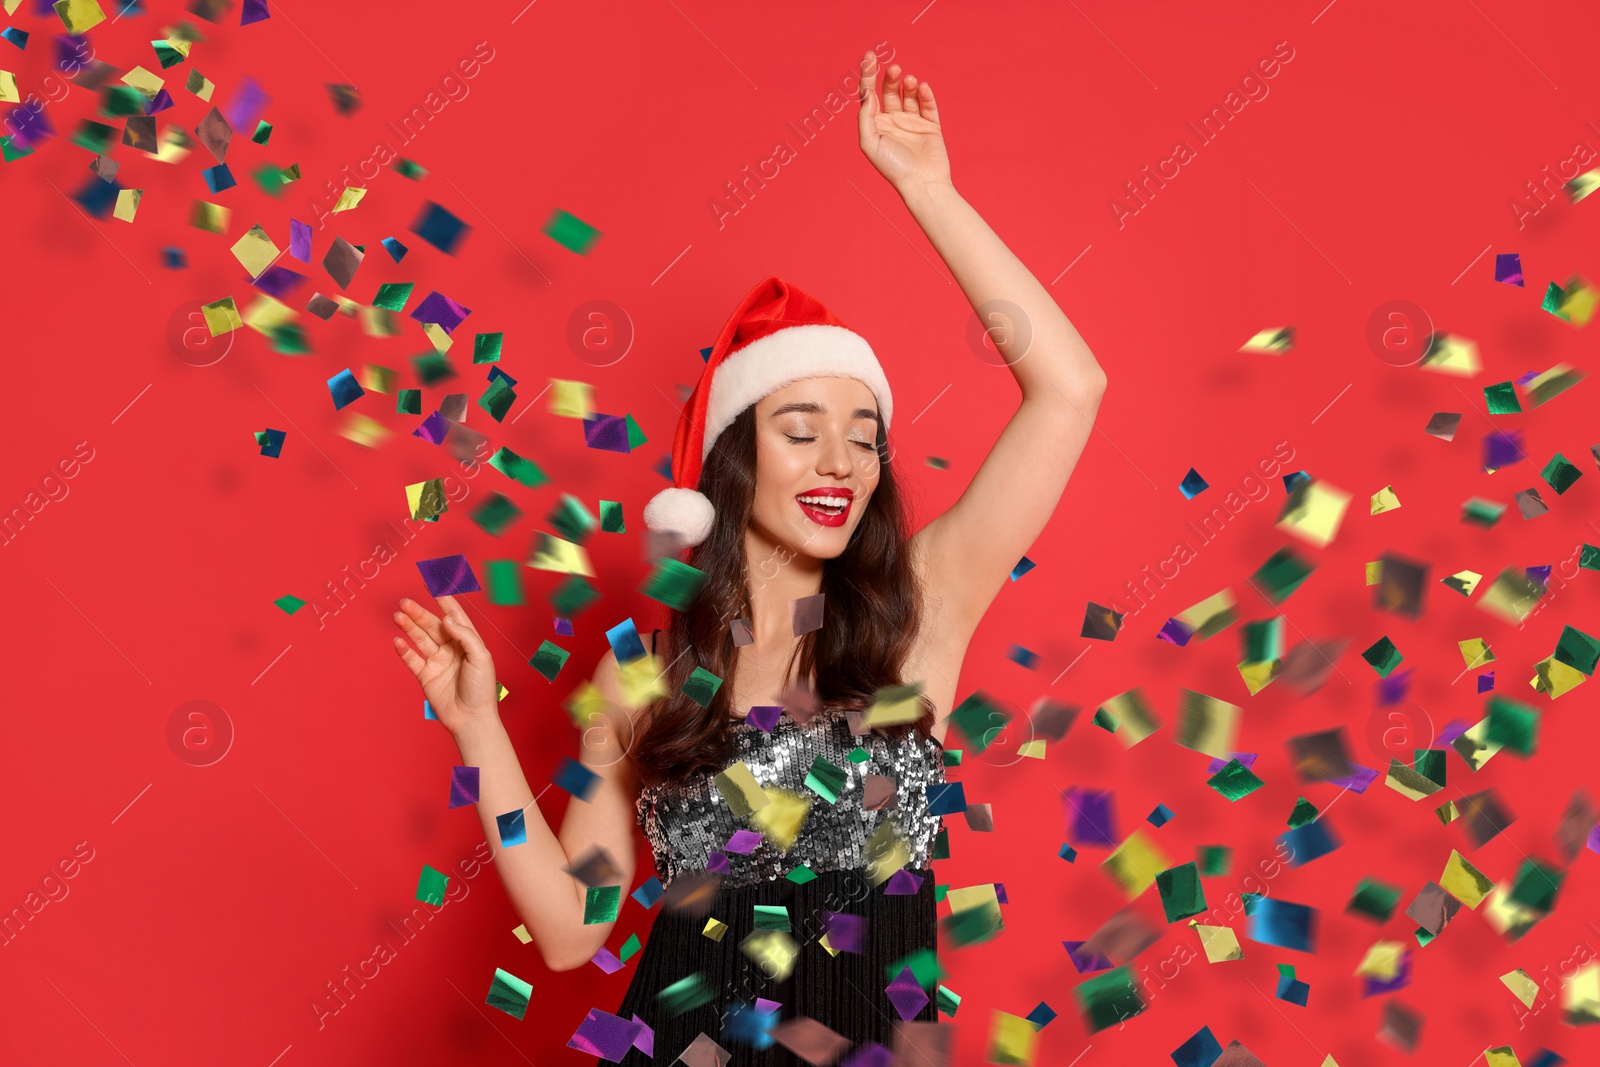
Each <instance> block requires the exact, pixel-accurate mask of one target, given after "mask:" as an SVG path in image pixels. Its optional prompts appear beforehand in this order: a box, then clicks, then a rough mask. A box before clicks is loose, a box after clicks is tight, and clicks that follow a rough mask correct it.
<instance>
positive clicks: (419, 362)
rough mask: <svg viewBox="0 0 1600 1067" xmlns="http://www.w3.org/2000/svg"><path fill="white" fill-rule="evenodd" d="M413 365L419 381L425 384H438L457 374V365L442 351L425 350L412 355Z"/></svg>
mask: <svg viewBox="0 0 1600 1067" xmlns="http://www.w3.org/2000/svg"><path fill="white" fill-rule="evenodd" d="M411 366H412V368H413V369H414V370H415V371H416V372H417V381H419V382H421V383H422V384H423V385H437V384H438V383H440V382H442V381H445V380H447V379H449V378H454V377H455V376H456V369H455V367H453V366H451V364H450V361H449V360H448V359H446V358H445V357H444V354H443V353H441V352H424V353H422V354H421V355H420V356H412V357H411Z"/></svg>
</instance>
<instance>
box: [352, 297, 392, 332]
mask: <svg viewBox="0 0 1600 1067" xmlns="http://www.w3.org/2000/svg"><path fill="white" fill-rule="evenodd" d="M356 318H357V319H359V320H360V322H361V332H362V333H364V334H366V335H367V336H368V337H399V336H400V331H401V329H402V326H401V319H400V316H399V315H397V314H395V313H394V312H393V311H390V310H389V309H388V308H375V307H367V306H366V305H359V306H357V307H356Z"/></svg>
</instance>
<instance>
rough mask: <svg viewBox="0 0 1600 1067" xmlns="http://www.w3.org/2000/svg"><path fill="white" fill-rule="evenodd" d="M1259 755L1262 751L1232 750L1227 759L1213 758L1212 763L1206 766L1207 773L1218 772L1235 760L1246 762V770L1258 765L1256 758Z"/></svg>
mask: <svg viewBox="0 0 1600 1067" xmlns="http://www.w3.org/2000/svg"><path fill="white" fill-rule="evenodd" d="M1259 757H1260V753H1257V752H1230V753H1228V758H1227V759H1214V760H1212V761H1211V762H1210V764H1208V765H1207V766H1206V773H1207V774H1216V773H1217V772H1218V771H1220V770H1222V768H1224V767H1226V766H1227V765H1228V764H1229V763H1231V762H1233V761H1234V760H1238V761H1239V762H1240V763H1242V764H1244V769H1245V770H1249V769H1250V768H1252V767H1254V766H1255V765H1256V760H1257V759H1258V758H1259Z"/></svg>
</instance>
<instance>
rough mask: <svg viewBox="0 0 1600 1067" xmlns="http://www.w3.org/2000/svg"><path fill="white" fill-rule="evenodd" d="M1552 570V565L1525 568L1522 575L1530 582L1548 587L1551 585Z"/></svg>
mask: <svg viewBox="0 0 1600 1067" xmlns="http://www.w3.org/2000/svg"><path fill="white" fill-rule="evenodd" d="M1550 570H1551V568H1550V564H1548V563H1546V564H1544V565H1543V566H1541V567H1524V568H1522V573H1523V574H1524V575H1526V576H1527V579H1528V581H1530V582H1533V583H1535V584H1537V585H1544V586H1548V585H1549V584H1550Z"/></svg>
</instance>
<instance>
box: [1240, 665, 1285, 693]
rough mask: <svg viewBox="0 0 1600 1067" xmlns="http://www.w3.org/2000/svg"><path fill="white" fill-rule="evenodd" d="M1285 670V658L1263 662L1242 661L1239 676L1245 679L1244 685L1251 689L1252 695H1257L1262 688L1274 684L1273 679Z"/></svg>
mask: <svg viewBox="0 0 1600 1067" xmlns="http://www.w3.org/2000/svg"><path fill="white" fill-rule="evenodd" d="M1282 671H1283V660H1281V659H1275V660H1270V661H1267V662H1263V663H1240V664H1239V677H1240V678H1242V679H1243V680H1244V686H1245V688H1246V689H1248V690H1250V695H1251V696H1255V695H1256V694H1257V693H1259V692H1261V690H1263V689H1265V688H1266V687H1267V686H1269V685H1271V684H1272V680H1273V679H1274V678H1276V677H1278V675H1279V674H1280V673H1282Z"/></svg>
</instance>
